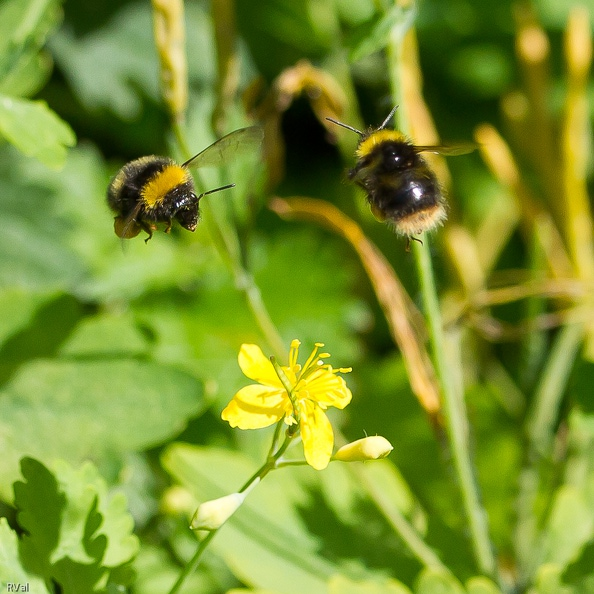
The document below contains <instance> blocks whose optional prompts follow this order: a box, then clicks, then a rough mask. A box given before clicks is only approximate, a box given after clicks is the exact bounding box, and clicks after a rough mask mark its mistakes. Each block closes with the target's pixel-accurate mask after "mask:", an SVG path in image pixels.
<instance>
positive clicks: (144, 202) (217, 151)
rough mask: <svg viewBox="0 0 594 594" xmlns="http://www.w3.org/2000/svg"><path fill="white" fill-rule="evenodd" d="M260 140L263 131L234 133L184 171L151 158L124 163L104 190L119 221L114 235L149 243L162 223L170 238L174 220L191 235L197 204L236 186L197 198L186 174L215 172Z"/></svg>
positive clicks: (190, 162) (184, 166)
mask: <svg viewBox="0 0 594 594" xmlns="http://www.w3.org/2000/svg"><path fill="white" fill-rule="evenodd" d="M262 136H263V133H262V129H261V128H258V127H257V126H252V127H250V128H242V129H240V130H235V131H234V132H231V133H230V134H227V135H226V136H223V137H222V138H220V139H219V140H217V141H216V142H215V143H214V144H211V145H210V146H209V147H207V148H206V149H204V150H203V151H202V152H200V153H198V154H197V155H195V156H194V157H192V158H191V159H190V160H188V161H186V162H185V163H183V164H182V165H178V164H177V163H176V162H175V161H174V160H173V159H170V158H169V157H157V156H155V155H150V156H148V157H141V158H140V159H136V160H134V161H130V163H126V165H124V166H123V167H122V168H121V169H120V170H119V171H118V173H117V174H116V175H115V176H114V178H113V179H112V180H111V182H110V184H109V187H108V188H107V203H108V204H109V207H110V208H111V209H112V210H113V211H114V212H115V213H116V215H117V216H116V217H115V220H114V230H115V233H116V235H117V236H118V237H121V238H123V239H130V238H132V237H136V236H137V235H138V234H139V233H140V231H145V232H146V233H147V234H148V237H147V238H146V239H145V242H147V241H148V240H149V239H150V238H151V237H152V236H153V231H154V230H155V229H156V228H157V223H165V224H166V225H167V226H166V228H165V233H169V231H170V230H171V225H172V224H173V221H174V220H175V221H177V222H178V223H179V224H180V225H181V226H182V227H183V228H184V229H188V231H194V230H195V229H196V225H197V224H198V219H199V217H200V211H199V208H198V203H199V202H200V198H202V196H206V195H207V194H212V193H213V192H218V191H220V190H225V189H227V188H231V187H233V185H234V184H229V185H226V186H222V187H220V188H215V189H214V190H209V191H208V192H204V193H202V194H199V195H196V191H195V189H194V180H193V179H192V175H191V174H190V171H189V168H190V167H219V166H220V165H223V164H224V163H225V162H227V161H228V160H230V159H231V158H232V157H233V156H234V155H236V154H237V153H239V152H242V151H243V150H245V149H250V148H253V147H255V146H257V145H259V144H260V143H261V142H262Z"/></svg>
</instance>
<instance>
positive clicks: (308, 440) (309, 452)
mask: <svg viewBox="0 0 594 594" xmlns="http://www.w3.org/2000/svg"><path fill="white" fill-rule="evenodd" d="M300 408H301V439H302V440H303V451H304V453H305V460H306V461H307V463H308V464H309V465H310V466H311V467H312V468H315V469H316V470H323V469H324V468H326V466H328V462H330V457H331V456H332V448H333V447H334V434H333V433H332V425H331V424H330V421H329V420H328V417H327V416H326V414H325V413H324V411H323V410H322V409H321V408H320V407H319V406H318V405H316V404H315V403H313V402H311V401H302V402H301V403H300Z"/></svg>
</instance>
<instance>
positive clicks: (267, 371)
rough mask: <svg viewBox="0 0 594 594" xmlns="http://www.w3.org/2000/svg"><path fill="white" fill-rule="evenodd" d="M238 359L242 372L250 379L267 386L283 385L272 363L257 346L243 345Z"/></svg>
mask: <svg viewBox="0 0 594 594" xmlns="http://www.w3.org/2000/svg"><path fill="white" fill-rule="evenodd" d="M237 359H238V361H239V367H241V371H243V373H244V375H246V376H247V377H249V378H250V379H252V380H254V381H256V382H259V383H261V384H264V385H266V386H280V385H281V383H280V380H279V379H278V375H276V372H275V371H274V367H273V365H272V363H271V362H270V360H269V359H267V358H266V356H265V355H264V353H263V352H262V349H260V347H259V346H258V345H257V344H242V345H241V349H240V350H239V356H238V358H237Z"/></svg>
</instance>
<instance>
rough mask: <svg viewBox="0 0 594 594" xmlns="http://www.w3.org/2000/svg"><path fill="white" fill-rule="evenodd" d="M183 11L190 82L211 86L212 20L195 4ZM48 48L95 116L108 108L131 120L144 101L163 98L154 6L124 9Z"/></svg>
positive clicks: (64, 32) (64, 35)
mask: <svg viewBox="0 0 594 594" xmlns="http://www.w3.org/2000/svg"><path fill="white" fill-rule="evenodd" d="M185 12H186V21H187V30H188V31H191V32H192V33H191V35H190V34H188V36H187V47H186V48H185V49H186V52H187V55H188V56H189V59H188V69H189V75H190V79H191V80H193V81H194V82H197V83H199V84H200V85H201V86H205V85H210V84H212V82H213V81H214V79H215V76H216V75H215V66H214V64H216V57H215V56H214V54H213V47H214V45H213V42H212V33H211V29H210V18H209V16H208V15H207V13H206V12H205V9H204V8H203V7H200V6H198V5H197V4H192V3H189V4H188V5H187V6H186V7H185ZM50 47H51V49H52V52H53V53H54V55H55V56H56V62H57V64H58V65H59V66H60V67H61V69H62V71H63V72H64V75H65V76H66V78H67V79H68V81H69V82H70V84H71V86H72V87H73V89H74V91H75V93H76V95H77V97H78V99H79V100H80V101H81V102H82V103H83V104H84V105H86V107H87V108H88V109H89V110H91V111H96V110H98V109H101V108H105V109H109V110H110V111H112V112H113V113H115V114H116V115H118V116H119V117H120V118H121V119H123V120H131V119H133V118H136V117H138V116H139V114H140V112H141V109H142V101H143V96H144V97H149V98H150V99H151V100H152V101H155V102H156V101H158V100H159V99H160V95H159V73H158V71H159V67H158V57H157V52H156V49H155V40H154V37H153V15H152V12H151V7H150V4H146V3H142V2H141V3H138V2H137V3H133V4H129V5H124V6H122V7H121V8H120V9H119V10H118V11H117V12H116V13H115V14H113V18H112V19H111V21H110V22H109V23H108V24H107V25H106V26H103V27H102V28H99V29H96V30H94V31H93V32H92V33H90V34H89V35H86V36H83V37H77V36H75V35H73V34H72V33H71V32H69V31H68V30H65V29H62V30H61V31H59V32H58V33H57V34H56V35H55V36H54V37H53V38H52V40H51V43H50ZM196 56H200V59H199V60H196V59H193V57H196Z"/></svg>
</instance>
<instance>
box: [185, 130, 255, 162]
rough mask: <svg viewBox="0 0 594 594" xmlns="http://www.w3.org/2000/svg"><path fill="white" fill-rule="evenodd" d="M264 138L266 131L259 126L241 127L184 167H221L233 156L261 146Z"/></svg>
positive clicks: (207, 148) (206, 149) (196, 156)
mask: <svg viewBox="0 0 594 594" xmlns="http://www.w3.org/2000/svg"><path fill="white" fill-rule="evenodd" d="M263 138H264V131H263V130H262V128H260V127H258V126H250V127H249V128H240V129H239V130H235V131H234V132H231V133H229V134H227V135H226V136H223V137H222V138H219V139H218V140H217V141H216V142H214V143H213V144H211V145H210V146H208V147H206V148H205V149H204V150H203V151H202V152H200V153H198V154H197V155H195V156H194V157H192V158H191V159H190V160H188V161H186V162H185V163H184V164H183V165H182V167H220V166H221V165H223V164H224V163H225V161H228V160H230V159H231V157H233V156H235V155H237V154H240V153H243V152H247V151H248V150H250V149H254V148H255V147H258V146H260V144H262V139H263Z"/></svg>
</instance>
